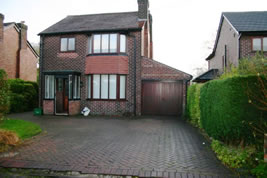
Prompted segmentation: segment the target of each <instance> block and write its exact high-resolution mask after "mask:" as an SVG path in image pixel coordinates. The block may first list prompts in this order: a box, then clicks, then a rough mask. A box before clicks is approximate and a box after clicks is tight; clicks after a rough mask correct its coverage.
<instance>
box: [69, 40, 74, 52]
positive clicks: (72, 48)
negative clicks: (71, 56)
mask: <svg viewBox="0 0 267 178" xmlns="http://www.w3.org/2000/svg"><path fill="white" fill-rule="evenodd" d="M68 50H69V51H74V50H75V38H69V48H68Z"/></svg>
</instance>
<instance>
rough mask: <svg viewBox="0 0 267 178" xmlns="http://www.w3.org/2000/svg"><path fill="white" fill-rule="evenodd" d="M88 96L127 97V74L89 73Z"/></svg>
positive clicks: (111, 98)
mask: <svg viewBox="0 0 267 178" xmlns="http://www.w3.org/2000/svg"><path fill="white" fill-rule="evenodd" d="M87 98H88V99H99V100H118V99H121V100H123V99H126V75H114V74H94V75H88V76H87Z"/></svg>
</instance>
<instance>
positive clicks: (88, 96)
mask: <svg viewBox="0 0 267 178" xmlns="http://www.w3.org/2000/svg"><path fill="white" fill-rule="evenodd" d="M87 98H91V75H89V76H88V77H87Z"/></svg>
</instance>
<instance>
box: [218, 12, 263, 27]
mask: <svg viewBox="0 0 267 178" xmlns="http://www.w3.org/2000/svg"><path fill="white" fill-rule="evenodd" d="M222 14H223V15H224V16H225V17H226V18H227V19H228V20H229V21H230V23H231V24H232V25H233V26H234V28H235V29H236V30H237V31H238V32H255V31H267V11H254V12H223V13H222Z"/></svg>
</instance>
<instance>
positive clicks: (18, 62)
mask: <svg viewBox="0 0 267 178" xmlns="http://www.w3.org/2000/svg"><path fill="white" fill-rule="evenodd" d="M20 51H21V30H19V48H18V51H17V61H16V78H19V73H20V70H19V68H20Z"/></svg>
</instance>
